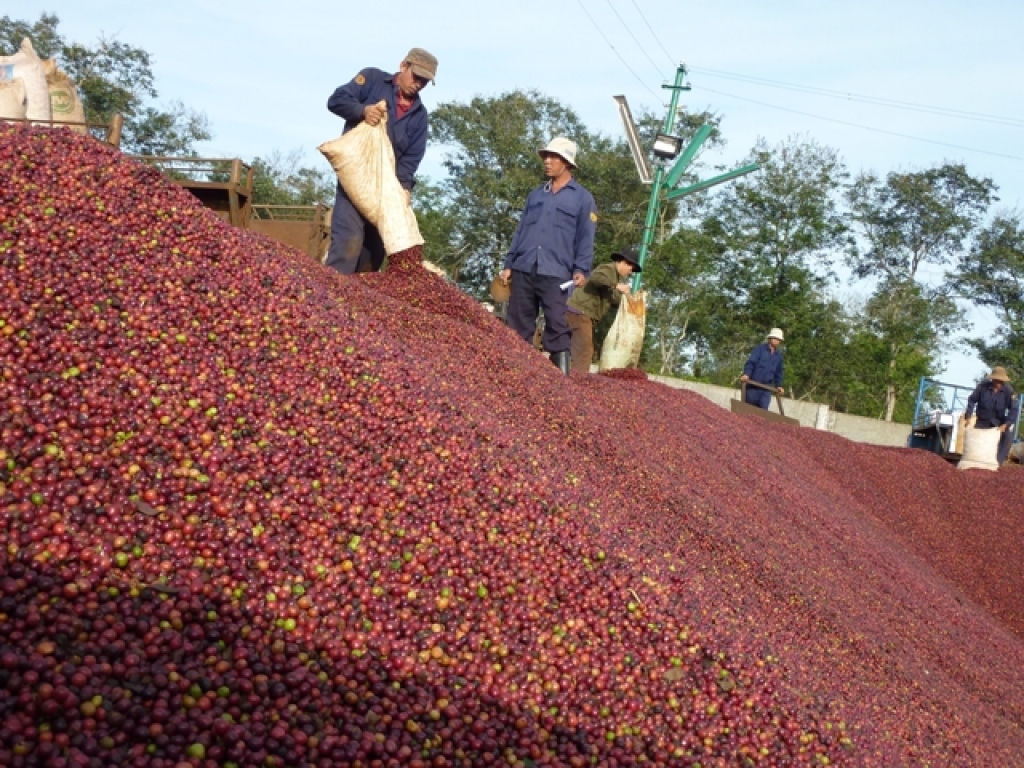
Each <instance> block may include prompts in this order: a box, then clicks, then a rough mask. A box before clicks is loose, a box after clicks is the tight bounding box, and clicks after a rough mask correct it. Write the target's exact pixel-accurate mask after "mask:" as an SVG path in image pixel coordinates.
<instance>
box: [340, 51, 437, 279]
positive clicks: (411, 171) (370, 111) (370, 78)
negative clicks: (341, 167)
mask: <svg viewBox="0 0 1024 768" xmlns="http://www.w3.org/2000/svg"><path fill="white" fill-rule="evenodd" d="M436 73H437V59H436V58H434V56H433V55H431V54H430V53H428V52H427V51H425V50H423V49H422V48H413V49H412V50H411V51H409V54H408V55H407V56H406V57H405V59H404V60H403V61H402V63H401V65H400V66H399V70H398V73H397V74H394V75H392V74H389V73H387V72H384V71H383V70H380V69H375V68H373V67H368V68H366V69H364V70H362V71H360V72H359V74H358V75H356V76H355V77H354V78H353V79H352V81H351V82H349V83H348V84H347V85H343V86H341V87H340V88H338V89H337V90H336V91H335V92H334V93H333V94H332V95H331V98H330V99H328V100H327V109H329V110H330V111H331V112H333V113H334V114H336V115H338V117H341V118H344V120H345V130H344V131H343V132H344V133H348V132H349V131H350V130H352V129H353V128H354V127H355V126H357V125H359V123H361V122H363V121H364V120H365V121H366V122H367V123H368V124H369V125H377V124H378V123H380V121H381V120H382V119H384V118H385V117H386V118H387V128H388V138H390V139H391V146H392V147H394V150H395V175H396V176H398V181H399V183H400V184H401V185H402V187H403V188H404V189H405V191H406V195H407V199H411V196H412V188H413V185H414V184H415V183H416V179H415V176H416V169H417V168H419V165H420V162H421V161H422V160H423V155H424V153H425V152H426V148H427V130H428V119H427V109H426V107H424V106H423V102H422V101H420V97H419V93H420V91H421V90H423V88H425V87H426V85H427V83H432V82H434V75H435V74H436ZM381 101H384V102H386V103H387V106H386V107H384V108H382V107H379V106H377V105H378V104H379V102H381ZM385 255H386V254H385V252H384V243H383V241H381V239H380V233H379V232H378V231H377V228H376V227H375V226H373V225H372V224H371V223H370V222H368V221H367V220H366V219H364V218H363V216H362V214H360V213H359V211H357V210H356V208H355V206H354V205H352V201H351V200H349V198H348V195H346V194H345V190H344V189H342V187H341V184H340V183H339V184H338V191H337V194H336V195H335V200H334V210H333V212H332V213H331V247H330V250H329V251H328V252H327V262H326V263H327V266H328V267H331V268H332V269H335V270H337V271H338V272H341V273H342V274H343V275H351V274H352V273H353V272H377V271H379V270H380V268H381V265H382V264H383V263H384V257H385Z"/></svg>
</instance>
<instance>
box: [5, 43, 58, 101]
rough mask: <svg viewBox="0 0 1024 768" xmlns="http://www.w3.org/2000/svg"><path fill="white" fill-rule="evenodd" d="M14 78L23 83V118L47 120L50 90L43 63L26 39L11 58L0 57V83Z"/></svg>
mask: <svg viewBox="0 0 1024 768" xmlns="http://www.w3.org/2000/svg"><path fill="white" fill-rule="evenodd" d="M16 77H20V78H21V79H22V80H23V81H25V95H26V98H27V99H28V106H27V108H26V110H25V117H27V118H28V119H29V120H49V119H50V116H51V112H50V89H49V88H48V87H47V86H46V74H45V73H44V72H43V62H42V60H41V59H40V58H39V57H38V56H37V55H36V51H35V48H33V47H32V41H31V40H29V39H28V38H27V37H26V38H25V39H24V40H22V41H21V49H20V50H19V51H18V52H17V53H15V54H14V55H13V56H0V81H3V80H14V79H15V78H16Z"/></svg>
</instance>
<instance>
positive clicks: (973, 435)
mask: <svg viewBox="0 0 1024 768" xmlns="http://www.w3.org/2000/svg"><path fill="white" fill-rule="evenodd" d="M1001 435H1002V432H1000V431H999V430H998V429H968V430H966V432H965V434H964V440H965V443H964V453H963V456H962V457H961V458H960V462H959V463H958V464H957V465H956V466H957V468H958V469H991V470H996V469H999V463H998V462H997V461H996V454H997V453H998V451H999V437H1000V436H1001Z"/></svg>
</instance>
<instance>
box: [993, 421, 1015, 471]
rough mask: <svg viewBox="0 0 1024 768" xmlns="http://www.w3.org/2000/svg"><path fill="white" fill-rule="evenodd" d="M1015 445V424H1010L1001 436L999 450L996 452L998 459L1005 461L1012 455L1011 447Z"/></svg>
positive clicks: (1001, 461) (1000, 461)
mask: <svg viewBox="0 0 1024 768" xmlns="http://www.w3.org/2000/svg"><path fill="white" fill-rule="evenodd" d="M1012 447H1013V424H1010V425H1009V426H1008V427H1007V428H1006V431H1005V432H1003V434H1001V435H1000V436H999V450H998V451H997V452H996V461H998V462H999V463H1000V464H1002V463H1004V462H1005V461H1006V460H1007V459H1008V458H1009V457H1010V448H1012Z"/></svg>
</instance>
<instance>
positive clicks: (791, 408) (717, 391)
mask: <svg viewBox="0 0 1024 768" xmlns="http://www.w3.org/2000/svg"><path fill="white" fill-rule="evenodd" d="M648 378H650V379H651V380H652V381H657V382H660V383H662V384H664V385H665V386H667V387H672V388H674V389H688V390H690V391H691V392H696V393H697V394H699V395H703V396H704V397H706V398H707V399H708V400H710V401H711V402H713V403H715V404H716V405H720V406H721V407H723V408H729V402H730V401H731V400H732V399H733V398H736V399H738V398H739V396H740V391H739V388H736V389H730V388H729V387H719V386H716V385H714V384H703V383H701V382H697V381H686V380H685V379H672V378H668V377H667V376H653V375H649V376H648ZM782 406H783V408H784V410H785V412H786V415H787V416H791V417H792V418H794V419H798V420H799V421H800V426H802V427H810V428H811V429H822V430H826V431H828V432H834V433H835V434H837V435H842V436H843V437H845V438H847V439H849V440H853V441H855V442H858V443H872V444H874V445H895V446H905V445H906V444H907V438H908V437H910V425H909V424H893V423H891V422H886V421H880V420H879V419H868V418H865V417H864V416H851V415H849V414H846V413H836V412H835V411H833V410H832V409H831V408H829V407H828V406H827V405H821V404H820V403H811V402H807V401H806V400H792V399H790V398H788V397H784V398H782ZM777 408H778V406H777V404H776V402H775V400H774V399H773V400H772V407H771V410H773V411H775V410H777Z"/></svg>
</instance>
